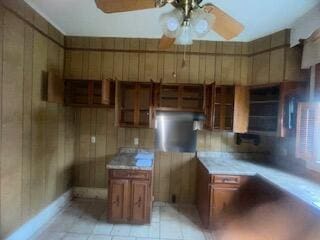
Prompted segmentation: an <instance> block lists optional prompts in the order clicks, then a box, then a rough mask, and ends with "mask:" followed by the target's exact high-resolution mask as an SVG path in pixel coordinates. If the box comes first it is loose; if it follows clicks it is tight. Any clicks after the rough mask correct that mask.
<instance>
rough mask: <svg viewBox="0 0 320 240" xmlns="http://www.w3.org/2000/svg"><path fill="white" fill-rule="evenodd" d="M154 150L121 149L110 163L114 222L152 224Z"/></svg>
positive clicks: (111, 217)
mask: <svg viewBox="0 0 320 240" xmlns="http://www.w3.org/2000/svg"><path fill="white" fill-rule="evenodd" d="M153 162H154V152H153V151H151V150H146V149H127V148H124V149H120V151H119V153H118V154H117V155H115V157H114V158H113V159H112V160H111V161H110V162H109V163H108V164H107V170H108V175H109V179H108V186H109V187H108V211H107V212H108V213H107V219H108V222H110V223H133V224H146V223H150V218H151V208H152V201H153V196H152V184H153V165H154V164H153Z"/></svg>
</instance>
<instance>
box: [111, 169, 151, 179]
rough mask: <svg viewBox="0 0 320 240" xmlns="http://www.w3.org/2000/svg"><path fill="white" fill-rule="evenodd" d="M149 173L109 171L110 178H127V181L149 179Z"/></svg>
mask: <svg viewBox="0 0 320 240" xmlns="http://www.w3.org/2000/svg"><path fill="white" fill-rule="evenodd" d="M150 175H151V174H150V172H149V171H139V170H111V175H110V176H111V177H112V178H128V179H145V180H148V179H150Z"/></svg>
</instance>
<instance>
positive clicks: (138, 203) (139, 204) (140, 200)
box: [135, 197, 142, 208]
mask: <svg viewBox="0 0 320 240" xmlns="http://www.w3.org/2000/svg"><path fill="white" fill-rule="evenodd" d="M141 203H142V199H141V197H139V200H138V201H137V202H136V204H135V205H138V207H139V208H140V207H141Z"/></svg>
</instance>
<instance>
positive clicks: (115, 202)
mask: <svg viewBox="0 0 320 240" xmlns="http://www.w3.org/2000/svg"><path fill="white" fill-rule="evenodd" d="M112 203H113V204H116V205H117V207H119V204H120V198H119V196H117V198H116V200H115V201H113V202H112Z"/></svg>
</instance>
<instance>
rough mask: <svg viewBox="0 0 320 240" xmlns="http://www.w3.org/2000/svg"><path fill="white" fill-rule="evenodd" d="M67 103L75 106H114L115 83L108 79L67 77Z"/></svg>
mask: <svg viewBox="0 0 320 240" xmlns="http://www.w3.org/2000/svg"><path fill="white" fill-rule="evenodd" d="M107 91H108V92H107ZM107 98H108V99H107ZM65 104H66V105H67V106H74V107H97V108H99V107H113V106H114V104H115V83H114V82H113V81H111V82H108V80H105V81H100V80H69V79H67V80H65Z"/></svg>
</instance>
